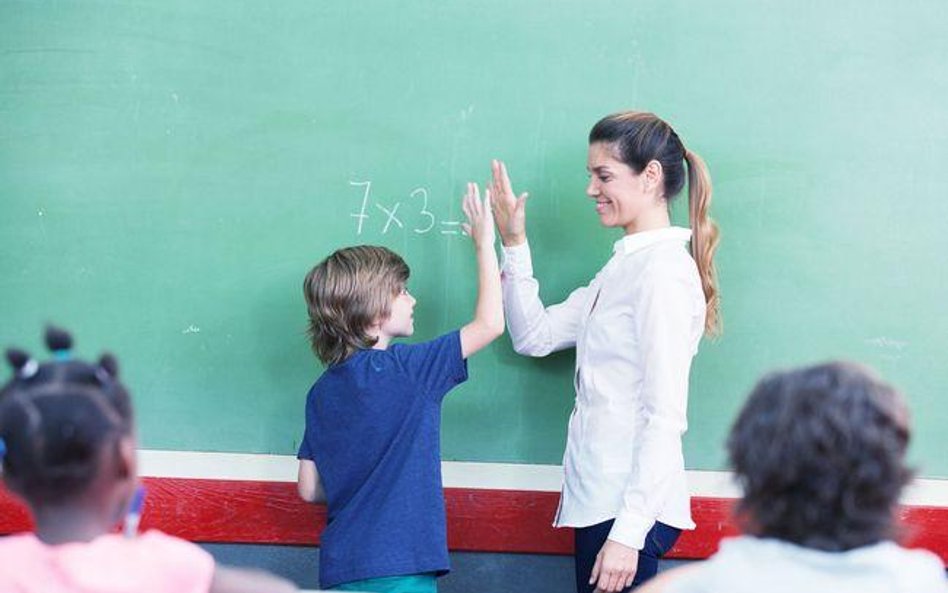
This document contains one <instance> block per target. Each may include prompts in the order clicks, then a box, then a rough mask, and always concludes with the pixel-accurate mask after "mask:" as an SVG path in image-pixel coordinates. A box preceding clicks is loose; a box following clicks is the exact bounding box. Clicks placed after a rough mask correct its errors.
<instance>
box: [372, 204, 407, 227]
mask: <svg viewBox="0 0 948 593" xmlns="http://www.w3.org/2000/svg"><path fill="white" fill-rule="evenodd" d="M401 205H402V204H401V202H395V207H394V208H392V209H391V210H389V209H387V208H386V207H385V206H383V205H381V204H376V205H375V207H376V208H378V209H379V210H381V211H382V212H384V213H385V214H387V215H388V220H386V221H385V226H384V227H382V234H383V235H384V234H385V233H387V232H388V227H389V226H390V225H391V224H392V221H394V222H395V224H397V225H398V228H400V229H401V228H405V227H404V226H402V221H400V220H398V219H397V218H395V214H396V213H397V212H398V207H399V206H401Z"/></svg>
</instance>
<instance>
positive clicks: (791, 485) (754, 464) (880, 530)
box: [727, 362, 912, 551]
mask: <svg viewBox="0 0 948 593" xmlns="http://www.w3.org/2000/svg"><path fill="white" fill-rule="evenodd" d="M908 442H909V427H908V411H907V408H906V407H905V403H904V401H903V399H902V396H901V395H900V394H899V392H898V391H896V390H895V389H894V388H893V387H891V386H890V385H888V384H887V383H885V382H883V381H881V380H880V379H878V378H877V377H876V376H875V375H874V374H873V373H872V372H870V371H869V370H868V369H867V368H865V367H862V366H859V365H856V364H852V363H840V362H833V363H828V364H821V365H816V366H811V367H805V368H801V369H794V370H790V371H784V372H778V373H773V374H771V375H768V376H766V377H764V378H763V379H762V380H761V381H760V382H759V383H758V384H757V386H756V387H755V388H754V390H753V392H751V395H750V397H749V398H748V400H747V402H746V403H745V404H744V407H743V409H742V410H741V412H740V413H739V415H738V418H737V420H736V421H735V423H734V426H733V427H732V429H731V433H730V436H729V437H728V441H727V447H728V453H729V456H730V460H731V464H732V465H733V467H734V470H735V473H736V474H737V477H738V479H739V481H740V483H741V486H742V487H743V490H744V496H743V498H742V500H741V502H740V503H739V505H738V511H739V513H741V514H742V522H743V523H744V524H745V528H747V529H748V531H750V532H751V533H753V534H754V535H758V536H761V537H769V538H777V539H781V540H785V541H789V542H793V543H796V544H798V545H801V546H804V547H808V548H815V549H820V550H827V551H843V550H850V549H853V548H856V547H860V546H865V545H871V544H874V543H876V542H878V541H881V540H883V539H887V538H889V537H891V536H892V535H893V520H894V511H895V508H896V505H897V504H898V500H899V496H900V494H901V492H902V489H903V487H904V486H905V485H906V484H907V483H908V481H909V480H910V479H911V476H912V472H911V471H910V470H909V468H908V467H907V466H906V464H905V454H906V449H907V447H908Z"/></svg>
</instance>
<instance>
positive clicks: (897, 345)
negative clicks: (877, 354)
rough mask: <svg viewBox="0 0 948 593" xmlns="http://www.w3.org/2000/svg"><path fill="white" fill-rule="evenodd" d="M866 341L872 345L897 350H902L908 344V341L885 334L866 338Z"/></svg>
mask: <svg viewBox="0 0 948 593" xmlns="http://www.w3.org/2000/svg"><path fill="white" fill-rule="evenodd" d="M866 343H867V344H869V345H870V346H875V347H876V348H884V349H887V350H895V351H897V352H901V351H902V350H904V349H905V347H906V346H908V342H906V341H904V340H894V339H892V338H886V337H884V336H880V337H878V338H869V339H867V340H866Z"/></svg>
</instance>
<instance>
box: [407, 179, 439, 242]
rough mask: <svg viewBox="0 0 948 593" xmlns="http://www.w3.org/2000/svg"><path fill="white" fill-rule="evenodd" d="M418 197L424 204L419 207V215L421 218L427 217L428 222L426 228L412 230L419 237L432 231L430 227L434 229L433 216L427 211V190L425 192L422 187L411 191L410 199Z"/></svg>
mask: <svg viewBox="0 0 948 593" xmlns="http://www.w3.org/2000/svg"><path fill="white" fill-rule="evenodd" d="M418 195H420V196H421V197H422V199H423V200H424V203H423V204H422V205H421V214H422V216H427V217H428V221H429V223H428V226H426V227H425V228H423V229H413V230H414V231H415V232H416V233H418V234H419V235H420V234H424V233H427V232H428V231H430V230H431V229H432V227H434V225H435V216H434V214H432V213H431V212H429V211H428V190H426V189H425V188H423V187H416V188H415V189H413V190H412V192H411V197H413V198H414V197H415V196H418Z"/></svg>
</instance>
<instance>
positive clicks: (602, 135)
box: [589, 111, 721, 336]
mask: <svg viewBox="0 0 948 593" xmlns="http://www.w3.org/2000/svg"><path fill="white" fill-rule="evenodd" d="M596 142H604V143H607V144H611V145H613V147H614V149H615V150H616V153H617V156H618V157H619V159H621V160H622V162H624V163H625V164H626V165H628V166H629V167H630V168H631V169H632V170H633V171H634V172H635V173H636V174H639V173H641V172H642V171H643V170H644V169H645V167H646V166H647V165H648V164H649V163H650V162H651V161H658V162H659V163H660V164H661V165H662V171H663V174H664V179H665V187H664V190H665V191H664V197H665V199H666V200H667V201H668V202H671V200H672V199H673V198H674V197H675V196H677V195H678V194H679V193H680V192H681V190H682V188H683V187H684V185H685V163H687V168H688V171H687V177H688V206H689V207H688V219H689V221H690V223H691V255H692V257H694V260H695V263H696V264H697V265H698V274H699V275H700V277H701V288H702V290H703V291H704V299H705V303H706V306H707V315H706V317H705V324H704V331H705V334H707V335H710V336H714V335H718V334H720V333H721V314H720V311H719V306H720V295H719V293H718V282H717V271H716V270H715V267H714V251H715V249H717V246H718V241H719V237H718V226H717V225H716V224H715V223H714V221H713V220H712V219H711V217H710V215H709V214H708V210H709V209H710V207H711V175H710V174H709V173H708V168H707V166H705V164H704V161H703V160H702V159H701V157H700V156H698V155H697V154H695V153H694V152H692V151H690V150H688V149H686V148H685V146H684V144H682V142H681V139H680V138H679V137H678V134H677V133H675V130H673V129H672V127H671V126H670V125H668V123H666V122H665V121H664V120H662V119H661V118H659V117H658V116H656V115H655V114H653V113H647V112H644V111H623V112H620V113H614V114H612V115H608V116H606V117H604V118H602V119H601V120H599V121H598V122H597V123H596V125H595V126H593V128H592V130H590V132H589V143H590V144H594V143H596Z"/></svg>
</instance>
